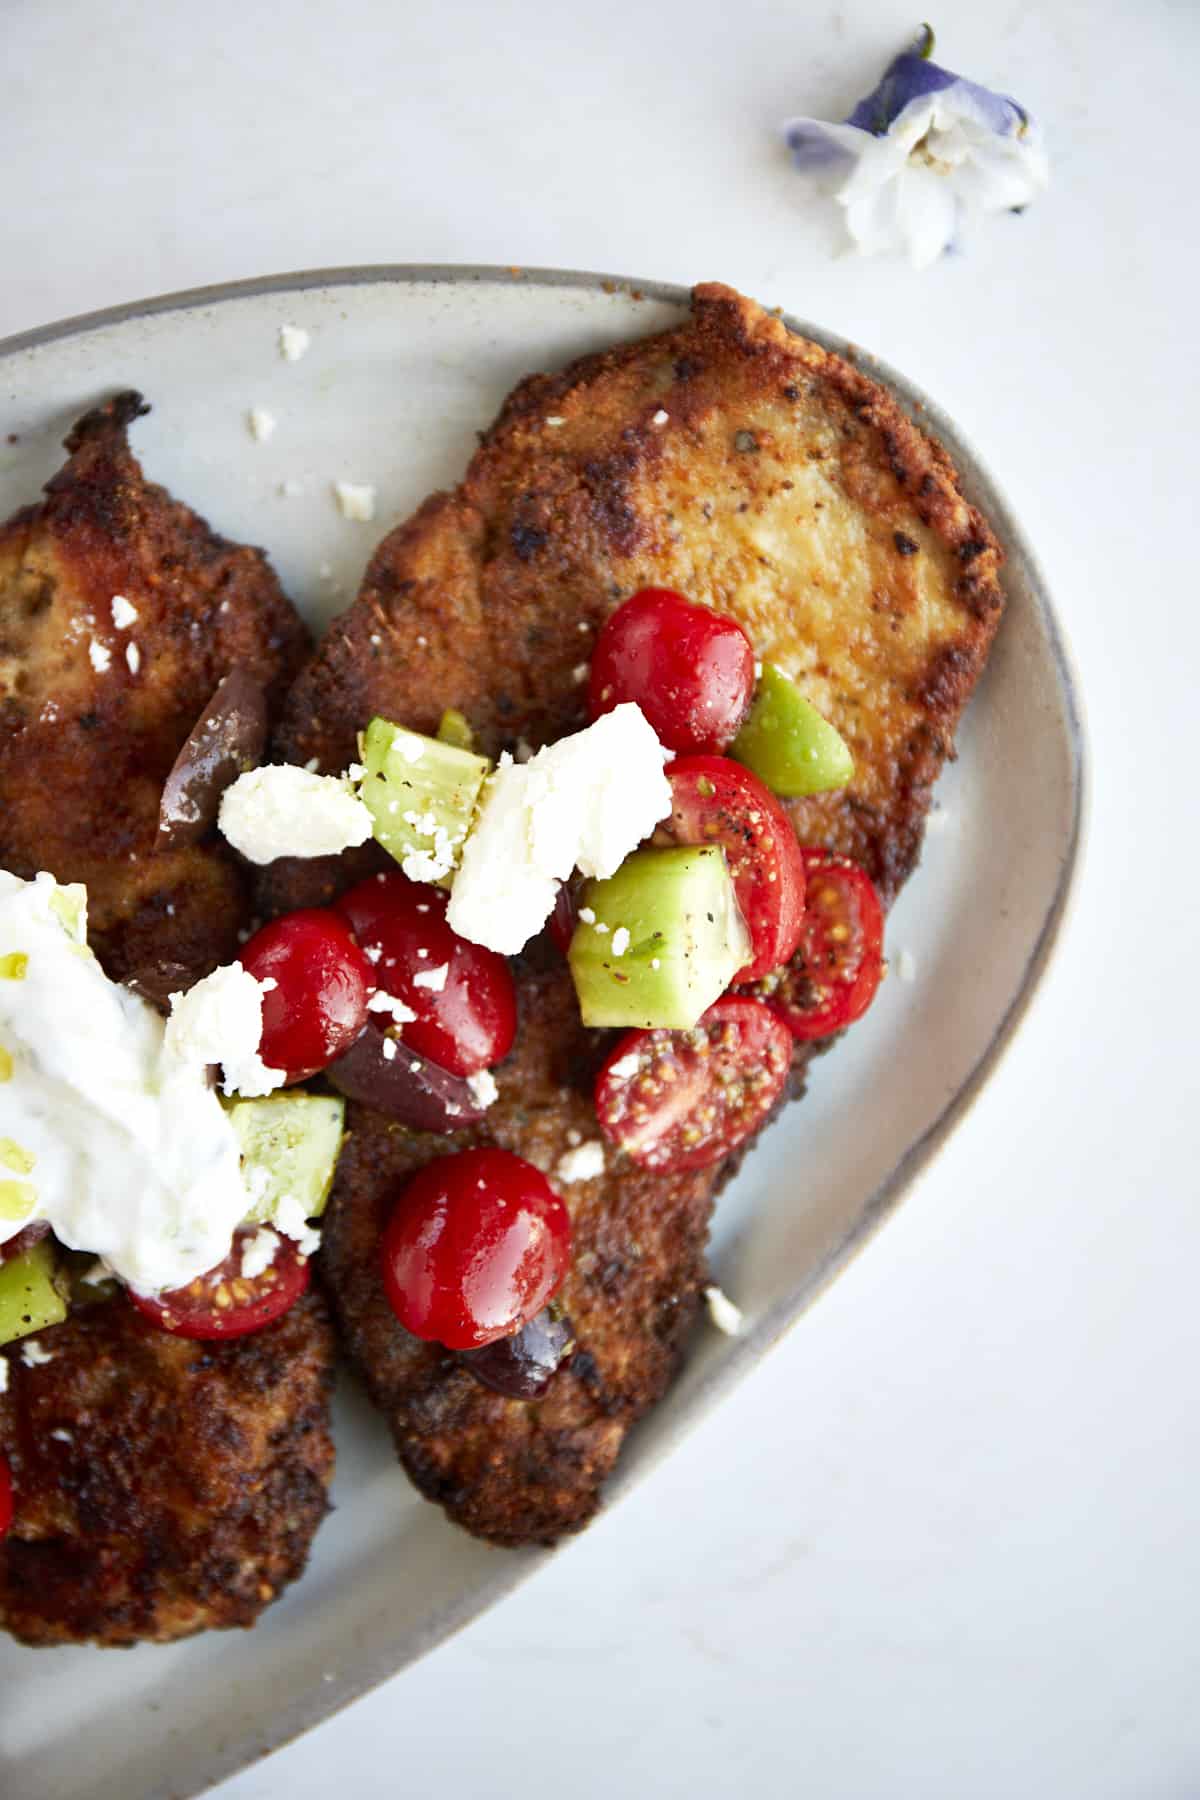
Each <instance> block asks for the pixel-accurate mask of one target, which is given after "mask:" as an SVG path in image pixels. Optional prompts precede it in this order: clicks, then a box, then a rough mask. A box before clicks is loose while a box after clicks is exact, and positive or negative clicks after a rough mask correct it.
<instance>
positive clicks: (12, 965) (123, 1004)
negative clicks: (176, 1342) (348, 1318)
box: [0, 871, 249, 1293]
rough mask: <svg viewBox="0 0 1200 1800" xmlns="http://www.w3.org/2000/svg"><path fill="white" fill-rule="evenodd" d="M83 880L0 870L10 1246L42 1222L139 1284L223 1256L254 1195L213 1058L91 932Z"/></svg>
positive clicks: (0, 1206)
mask: <svg viewBox="0 0 1200 1800" xmlns="http://www.w3.org/2000/svg"><path fill="white" fill-rule="evenodd" d="M86 909H87V896H86V890H85V889H83V888H82V887H79V886H71V887H60V886H59V884H58V883H57V882H56V881H55V880H54V878H53V877H52V876H50V875H45V874H43V875H38V876H37V877H36V879H35V880H33V881H22V880H20V879H19V878H18V877H17V876H15V875H10V874H7V873H5V872H3V871H0V1243H2V1242H4V1241H5V1240H6V1239H7V1238H10V1237H12V1236H14V1235H15V1234H16V1233H17V1232H18V1231H20V1230H21V1229H22V1227H23V1226H25V1225H27V1224H29V1223H30V1222H31V1221H34V1220H41V1219H44V1220H46V1221H47V1222H48V1224H49V1225H50V1226H51V1227H52V1229H53V1231H54V1232H55V1234H56V1236H57V1237H58V1238H59V1239H60V1240H61V1242H62V1243H64V1244H66V1245H68V1246H69V1247H70V1248H71V1249H75V1250H87V1251H90V1252H92V1253H94V1254H95V1255H97V1256H101V1257H103V1258H104V1260H105V1262H106V1263H107V1264H108V1266H109V1268H110V1269H111V1270H112V1271H113V1273H114V1274H115V1275H118V1276H119V1277H120V1278H121V1279H122V1280H123V1281H126V1282H128V1283H129V1285H130V1286H131V1287H133V1288H136V1289H138V1290H139V1291H140V1292H142V1293H155V1292H158V1291H160V1290H162V1289H166V1288H177V1287H183V1286H185V1285H186V1284H187V1283H188V1282H189V1281H192V1280H194V1278H195V1277H196V1276H197V1275H202V1274H204V1273H205V1272H206V1271H207V1270H209V1269H212V1268H214V1267H215V1266H216V1265H217V1264H218V1263H220V1262H222V1261H223V1260H224V1258H225V1257H226V1256H227V1255H228V1253H229V1248H230V1244H231V1242H232V1239H233V1233H234V1229H235V1227H236V1226H237V1225H238V1224H239V1222H240V1221H241V1220H242V1218H243V1217H244V1216H245V1214H246V1211H247V1207H248V1204H249V1202H248V1199H247V1194H246V1189H245V1185H244V1183H243V1180H242V1175H241V1170H240V1159H239V1149H238V1141H237V1137H236V1135H235V1133H234V1130H233V1127H232V1125H231V1124H230V1122H229V1120H228V1118H227V1117H226V1115H225V1113H224V1111H223V1110H222V1107H221V1103H220V1101H219V1099H218V1098H217V1095H216V1093H215V1092H214V1091H213V1089H212V1088H211V1087H210V1085H209V1079H208V1072H207V1069H206V1067H205V1065H204V1064H203V1063H202V1062H200V1061H198V1060H195V1059H192V1058H185V1057H182V1056H180V1055H178V1054H176V1053H174V1052H173V1051H172V1050H170V1049H168V1048H167V1047H166V1045H165V1043H164V1036H165V1031H164V1025H163V1021H162V1020H161V1019H160V1018H159V1016H158V1014H157V1013H156V1012H155V1011H154V1009H153V1008H152V1007H151V1006H149V1005H148V1004H147V1002H146V1001H144V1000H143V999H141V998H140V997H139V996H138V995H137V994H134V993H132V992H131V991H130V990H129V989H128V988H123V987H120V986H118V984H117V983H116V982H113V981H110V980H109V979H108V977H107V975H105V973H104V971H103V969H102V968H101V967H100V964H99V963H98V962H97V960H96V958H95V957H94V956H93V954H92V952H91V951H90V950H89V949H88V947H87V942H86V929H87V928H86V916H87V913H86Z"/></svg>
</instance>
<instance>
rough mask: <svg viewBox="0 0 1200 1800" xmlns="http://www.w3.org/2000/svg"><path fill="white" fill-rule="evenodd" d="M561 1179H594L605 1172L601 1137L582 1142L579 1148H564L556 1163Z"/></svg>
mask: <svg viewBox="0 0 1200 1800" xmlns="http://www.w3.org/2000/svg"><path fill="white" fill-rule="evenodd" d="M554 1173H555V1175H556V1176H557V1178H558V1180H559V1181H562V1182H570V1181H594V1180H595V1178H596V1176H597V1175H603V1173H604V1145H603V1144H602V1143H601V1142H600V1140H599V1138H593V1139H592V1140H591V1142H590V1143H587V1144H580V1145H579V1147H578V1149H575V1150H564V1151H563V1153H562V1155H561V1156H560V1157H559V1159H558V1161H557V1162H556V1163H555V1165H554Z"/></svg>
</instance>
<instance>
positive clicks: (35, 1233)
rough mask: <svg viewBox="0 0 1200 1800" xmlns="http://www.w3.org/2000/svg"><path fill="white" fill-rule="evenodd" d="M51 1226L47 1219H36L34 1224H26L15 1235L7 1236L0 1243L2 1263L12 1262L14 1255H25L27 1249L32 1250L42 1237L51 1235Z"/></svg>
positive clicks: (0, 1262) (0, 1261)
mask: <svg viewBox="0 0 1200 1800" xmlns="http://www.w3.org/2000/svg"><path fill="white" fill-rule="evenodd" d="M49 1235H50V1227H49V1225H47V1223H46V1221H45V1219H36V1220H35V1221H34V1223H33V1224H32V1225H25V1226H23V1227H22V1229H21V1230H20V1231H18V1232H17V1234H16V1236H15V1237H10V1238H5V1240H4V1242H3V1243H2V1244H0V1264H3V1263H6V1262H10V1261H11V1260H12V1258H13V1257H14V1256H23V1255H24V1254H25V1252H26V1250H32V1249H33V1246H34V1245H35V1244H36V1243H39V1242H40V1241H41V1239H42V1238H44V1237H49Z"/></svg>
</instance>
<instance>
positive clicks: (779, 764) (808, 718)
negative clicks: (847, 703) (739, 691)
mask: <svg viewBox="0 0 1200 1800" xmlns="http://www.w3.org/2000/svg"><path fill="white" fill-rule="evenodd" d="M729 754H730V756H732V757H734V758H736V760H737V761H738V762H740V763H743V764H744V765H745V767H746V768H747V769H749V770H750V772H751V774H752V775H757V776H758V779H759V780H760V781H761V782H763V783H764V784H765V786H767V787H769V788H770V790H771V792H772V793H773V794H782V795H783V796H784V797H785V799H798V798H800V796H802V795H804V794H821V793H825V792H826V791H827V790H829V789H830V788H841V787H845V785H846V783H847V782H848V781H849V780H850V779H851V777H852V776H853V774H854V758H853V757H852V756H851V754H850V751H849V749H848V747H847V745H846V742H845V739H844V738H843V737H842V736H841V735H840V734H839V733H838V732H837V731H835V729H834V727H833V726H832V725H831V724H830V723H829V720H828V719H823V718H822V717H821V714H820V713H819V712H818V711H817V709H816V707H815V706H813V705H811V704H810V702H809V701H807V700H806V699H805V698H804V696H803V694H802V693H801V692H800V690H799V688H798V687H797V686H796V684H795V682H794V681H790V680H789V679H788V677H787V676H786V675H785V674H784V673H783V670H782V669H777V668H776V667H775V665H774V663H764V665H763V672H762V675H761V677H760V679H759V683H758V689H757V692H756V693H755V696H754V704H753V705H752V706H751V708H750V711H749V714H748V715H747V718H746V723H745V724H744V725H743V726H742V729H741V730H740V731H739V732H738V734H737V736H736V737H735V738H734V740H733V743H732V744H731V746H730V749H729Z"/></svg>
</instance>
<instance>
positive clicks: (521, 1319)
mask: <svg viewBox="0 0 1200 1800" xmlns="http://www.w3.org/2000/svg"><path fill="white" fill-rule="evenodd" d="M570 1260H571V1221H570V1218H569V1216H568V1213H567V1209H566V1207H565V1206H564V1205H563V1203H562V1201H561V1200H560V1199H559V1197H558V1195H557V1194H556V1193H555V1191H554V1189H553V1188H552V1187H551V1186H550V1183H549V1182H548V1181H547V1180H546V1177H545V1176H544V1175H543V1174H542V1173H541V1171H540V1170H539V1169H535V1168H534V1166H533V1164H532V1163H527V1162H525V1161H524V1160H523V1159H522V1158H521V1157H519V1156H513V1155H511V1154H510V1153H509V1152H508V1151H507V1150H494V1149H485V1150H463V1151H461V1152H460V1153H459V1154H458V1155H457V1156H442V1157H439V1158H438V1159H437V1161H436V1162H431V1163H427V1164H426V1166H425V1167H424V1168H423V1169H419V1170H418V1171H417V1173H416V1174H415V1175H414V1176H413V1177H412V1179H411V1180H410V1181H409V1182H408V1183H407V1184H406V1185H405V1187H404V1188H403V1189H402V1190H401V1193H400V1196H399V1198H398V1199H397V1201H396V1205H395V1208H394V1209H393V1212H392V1216H391V1218H390V1219H389V1220H388V1224H387V1229H386V1230H385V1232H384V1234H383V1247H382V1265H383V1286H384V1291H385V1292H386V1294H387V1297H388V1303H389V1304H390V1306H391V1308H392V1311H393V1312H394V1313H395V1315H396V1317H397V1318H398V1319H399V1321H400V1323H401V1324H402V1325H403V1326H404V1327H405V1329H406V1330H408V1331H411V1332H412V1333H413V1335H414V1337H419V1338H428V1339H431V1340H432V1341H433V1342H435V1343H439V1344H445V1345H446V1346H447V1347H448V1348H449V1349H451V1350H478V1349H480V1348H481V1347H482V1346H483V1345H484V1344H491V1343H494V1342H495V1341H496V1339H497V1338H502V1337H507V1336H508V1335H509V1333H510V1332H513V1331H517V1330H519V1329H520V1327H521V1326H522V1325H524V1324H526V1323H527V1322H528V1321H529V1320H530V1319H532V1318H535V1317H536V1316H537V1314H538V1313H540V1312H541V1310H542V1308H543V1306H545V1304H546V1302H547V1301H548V1300H550V1299H551V1298H552V1297H553V1296H554V1294H555V1293H556V1291H557V1290H558V1288H559V1287H560V1286H561V1285H562V1281H563V1278H564V1276H565V1275H566V1272H567V1268H568V1265H569V1263H570Z"/></svg>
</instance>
